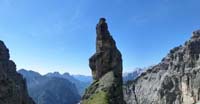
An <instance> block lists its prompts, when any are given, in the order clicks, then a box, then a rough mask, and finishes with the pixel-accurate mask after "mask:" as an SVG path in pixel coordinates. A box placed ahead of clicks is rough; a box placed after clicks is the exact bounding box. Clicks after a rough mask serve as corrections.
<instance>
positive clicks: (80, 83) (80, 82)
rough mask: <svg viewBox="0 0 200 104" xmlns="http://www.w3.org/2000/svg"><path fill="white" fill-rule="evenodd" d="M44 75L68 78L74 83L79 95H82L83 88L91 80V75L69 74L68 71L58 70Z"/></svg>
mask: <svg viewBox="0 0 200 104" xmlns="http://www.w3.org/2000/svg"><path fill="white" fill-rule="evenodd" d="M45 76H47V77H52V78H53V77H56V78H64V79H67V80H69V81H70V82H72V83H74V84H75V85H76V87H77V89H78V92H79V94H80V95H82V94H83V93H84V91H85V89H86V88H87V87H88V86H89V85H90V83H91V82H92V77H91V76H84V75H70V74H69V73H64V74H60V73H59V72H54V73H48V74H46V75H45Z"/></svg>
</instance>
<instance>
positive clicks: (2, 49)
mask: <svg viewBox="0 0 200 104" xmlns="http://www.w3.org/2000/svg"><path fill="white" fill-rule="evenodd" d="M9 58H10V55H9V50H8V49H7V48H6V46H5V44H4V43H3V42H2V41H0V104H35V103H34V102H33V101H32V99H31V98H30V97H29V96H28V93H27V88H26V83H25V80H24V79H23V78H22V76H21V75H20V74H18V73H17V72H16V65H15V63H14V62H13V61H11V60H9Z"/></svg>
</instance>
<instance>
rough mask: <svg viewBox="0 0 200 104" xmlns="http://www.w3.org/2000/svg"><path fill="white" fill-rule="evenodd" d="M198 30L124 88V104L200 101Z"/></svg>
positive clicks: (177, 103) (196, 102)
mask: <svg viewBox="0 0 200 104" xmlns="http://www.w3.org/2000/svg"><path fill="white" fill-rule="evenodd" d="M199 55H200V30H198V31H195V32H193V36H192V37H191V38H190V40H189V41H187V42H185V44H184V45H183V46H179V47H176V48H174V49H172V50H171V51H170V53H169V54H168V55H167V56H166V57H165V58H163V60H162V61H161V62H160V63H159V64H158V65H155V66H154V67H152V68H150V69H148V70H147V71H146V72H145V73H142V74H141V76H140V77H138V78H137V79H136V80H134V81H132V82H131V83H127V85H126V88H125V89H124V96H125V101H126V102H127V104H199V103H200V57H199Z"/></svg>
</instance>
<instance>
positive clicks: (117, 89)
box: [81, 18, 124, 104]
mask: <svg viewBox="0 0 200 104" xmlns="http://www.w3.org/2000/svg"><path fill="white" fill-rule="evenodd" d="M96 33H97V38H96V53H95V54H94V55H93V56H92V57H91V58H90V59H89V66H90V68H91V70H92V76H93V79H94V82H93V83H92V84H91V85H90V87H89V88H88V89H87V90H86V92H85V94H84V96H83V97H82V101H81V104H124V101H123V92H122V83H123V81H122V58H121V53H120V52H119V50H118V49H117V47H116V44H115V41H114V40H113V38H112V36H111V35H110V33H109V31H108V26H107V23H106V20H105V19H104V18H101V19H100V21H99V23H98V24H97V26H96Z"/></svg>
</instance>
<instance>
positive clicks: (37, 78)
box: [18, 69, 80, 104]
mask: <svg viewBox="0 0 200 104" xmlns="http://www.w3.org/2000/svg"><path fill="white" fill-rule="evenodd" d="M18 72H19V73H20V74H22V75H23V77H24V78H25V79H26V82H27V86H28V92H29V94H30V96H31V97H32V98H33V100H34V101H35V102H36V104H77V103H78V102H79V100H80V94H79V92H78V90H77V88H76V86H75V84H73V83H72V82H71V81H69V80H68V79H64V78H59V77H48V76H42V75H40V74H39V73H37V72H34V71H27V70H24V69H22V70H19V71H18Z"/></svg>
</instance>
